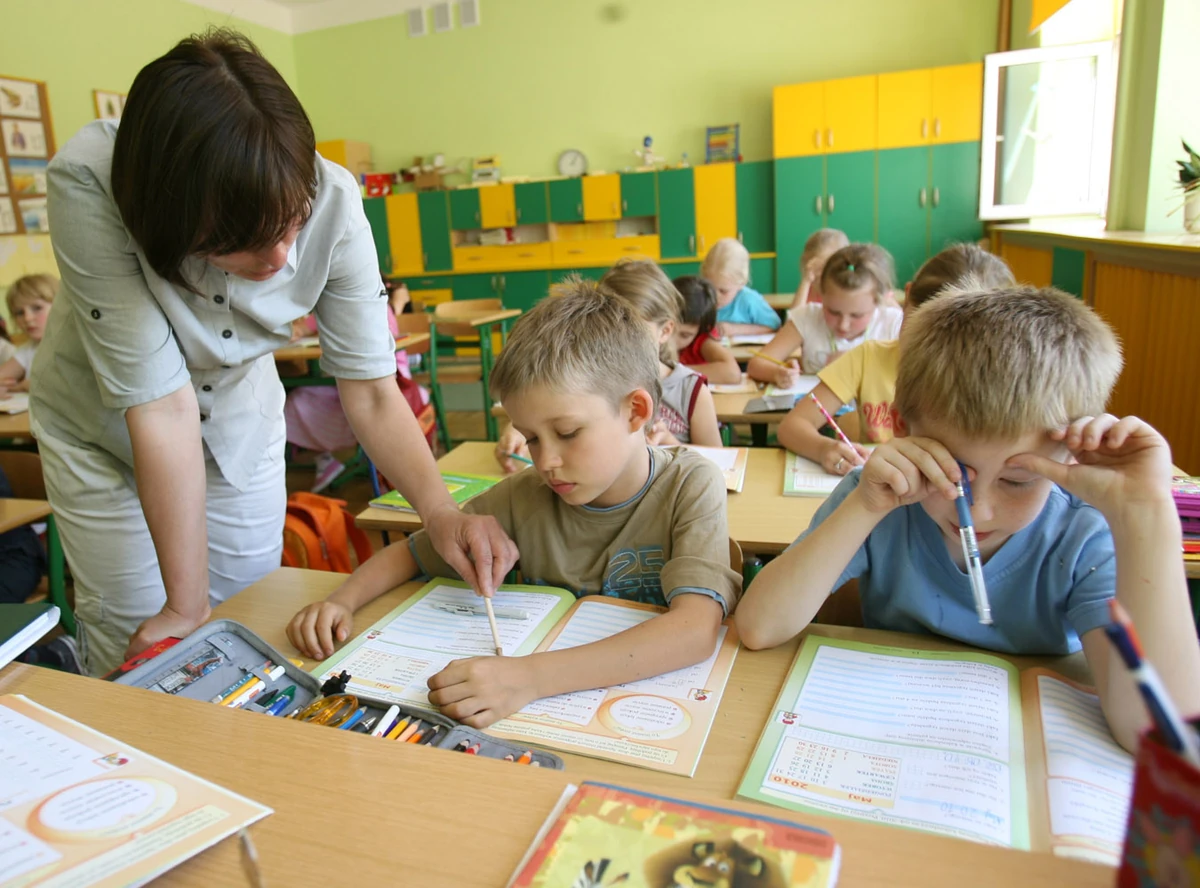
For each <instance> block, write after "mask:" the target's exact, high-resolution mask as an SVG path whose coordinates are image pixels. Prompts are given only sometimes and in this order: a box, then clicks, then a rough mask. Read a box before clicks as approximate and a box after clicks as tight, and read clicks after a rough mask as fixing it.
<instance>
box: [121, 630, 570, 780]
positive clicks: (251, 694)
mask: <svg viewBox="0 0 1200 888" xmlns="http://www.w3.org/2000/svg"><path fill="white" fill-rule="evenodd" d="M106 677H107V678H109V679H110V680H112V681H113V682H114V683H115V684H124V685H130V686H132V687H136V688H142V689H144V690H148V691H152V692H156V693H161V694H171V695H173V696H176V697H185V698H187V699H189V700H208V701H211V702H213V703H218V702H219V701H221V700H222V699H223V698H225V699H226V700H227V702H228V701H232V702H234V703H235V704H238V703H240V701H239V700H238V699H237V696H236V695H238V694H240V695H243V696H245V697H247V698H248V699H247V701H246V702H245V703H241V704H240V705H238V708H241V709H244V710H246V711H247V712H253V713H258V714H260V715H263V716H264V717H265V716H266V715H267V713H268V710H271V711H272V714H274V715H275V716H277V717H283V718H287V717H290V716H293V715H295V714H297V713H300V712H303V711H304V710H305V709H306V708H307V707H308V706H309V704H311V703H312V702H313V701H314V700H317V699H319V698H321V697H322V696H323V695H324V694H325V693H327V692H325V691H323V690H322V688H323V685H322V683H321V682H320V681H318V680H317V679H316V678H315V677H314V676H313V675H310V674H309V673H307V672H305V671H304V670H303V669H301V668H300V667H299V666H297V665H296V664H295V663H293V662H292V661H291V660H289V659H288V658H287V657H285V656H284V655H283V654H281V653H280V652H279V651H277V650H275V648H273V647H272V646H271V645H269V644H268V643H267V642H266V641H264V640H263V639H262V638H260V637H259V636H258V635H256V634H255V633H254V632H252V631H251V630H249V629H247V628H246V627H245V626H243V625H241V624H240V623H235V622H233V621H232V620H217V621H216V622H213V623H207V624H205V625H204V626H201V627H200V628H199V629H197V630H196V631H195V632H193V633H192V634H191V635H189V636H188V637H187V638H184V639H181V640H178V641H175V640H173V639H172V640H170V643H166V642H164V643H160V645H158V646H157V653H156V654H155V655H154V656H152V657H146V656H139V657H137V658H135V659H134V660H133V661H131V662H130V663H128V664H125V665H124V666H121V667H119V668H118V669H116V670H114V671H113V672H112V673H110V675H108V676H106ZM259 682H261V687H260V686H259V684H258V683H259ZM326 684H329V683H328V682H327V683H326ZM341 686H342V687H343V688H344V687H345V682H342V683H341ZM288 688H294V689H295V690H294V692H293V694H292V696H291V698H290V699H288V698H287V696H286V695H284V693H283V692H284V691H285V690H287V689H288ZM331 690H332V689H331ZM330 696H332V695H330ZM281 699H282V700H286V701H287V702H286V703H280V702H279V701H280V700H281ZM272 707H277V709H278V711H274V710H273V709H272ZM391 708H392V704H391V703H389V702H387V701H385V700H379V699H373V698H370V697H364V696H362V695H354V705H353V706H350V705H349V702H348V701H346V703H345V705H344V706H343V707H342V708H341V710H338V711H336V713H335V712H333V711H331V714H336V717H332V718H329V719H327V721H325V722H315V723H316V724H328V726H329V727H332V728H335V729H336V728H339V727H340V728H342V729H343V730H356V731H359V732H369V731H370V730H372V729H374V728H375V727H378V726H379V722H380V720H381V719H383V718H384V717H385V716H386V715H387V713H388V712H389V711H390V710H391ZM359 709H363V710H364V711H363V712H361V713H358V710H359ZM398 709H399V713H398V715H397V717H396V722H397V723H399V722H400V721H407V723H408V725H413V724H418V727H416V728H414V731H413V732H411V733H410V734H409V735H408V736H406V737H405V739H406V741H407V742H413V743H418V742H419V743H423V744H427V745H429V746H434V747H437V748H439V749H450V750H457V751H459V752H469V754H471V755H477V756H480V757H482V758H495V759H506V758H507V759H511V760H512V761H514V762H520V763H521V764H528V765H536V766H538V767H542V768H554V769H556V770H561V769H562V768H563V761H562V759H561V758H559V757H558V756H556V755H554V754H553V753H549V752H544V751H542V750H540V749H536V750H535V749H530V748H528V747H524V746H519V745H517V744H515V743H510V742H509V741H506V740H499V739H497V738H495V737H491V736H489V735H488V734H485V733H484V732H483V731H480V730H478V729H476V728H472V727H469V726H467V725H463V724H460V723H459V722H456V721H454V719H451V718H448V717H447V716H444V715H442V714H441V713H440V712H437V711H436V710H428V709H424V708H420V707H415V706H405V705H403V704H400V705H399V706H398ZM352 712H353V713H355V714H357V717H356V718H354V719H353V721H350V720H349V719H347V718H345V717H346V716H350V714H351V713H352ZM401 736H405V735H404V734H403V733H402V734H401ZM393 742H394V741H393Z"/></svg>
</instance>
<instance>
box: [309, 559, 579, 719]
mask: <svg viewBox="0 0 1200 888" xmlns="http://www.w3.org/2000/svg"><path fill="white" fill-rule="evenodd" d="M574 601H575V596H574V595H572V594H571V593H570V592H568V591H567V590H566V589H556V588H554V587H553V586H515V585H505V586H501V587H500V588H499V589H497V590H496V595H495V597H494V598H492V603H493V605H494V608H495V611H496V627H497V629H498V630H499V632H500V642H501V644H502V645H503V647H504V653H505V654H506V655H508V656H519V655H521V654H527V653H530V652H531V651H532V650H533V649H534V647H536V645H537V643H538V642H539V641H541V640H542V639H543V638H545V636H546V633H548V632H549V631H550V629H551V628H553V626H554V624H555V623H557V622H558V620H559V618H560V617H562V615H563V614H564V613H566V612H567V610H568V609H570V607H571V605H572V604H573V603H574ZM494 654H495V649H494V647H493V645H492V634H491V630H490V628H489V626H488V621H487V613H486V611H485V610H484V608H483V602H482V601H481V600H480V598H479V596H477V595H476V594H475V593H474V592H473V591H472V590H471V587H470V586H468V585H467V584H466V583H463V582H461V581H459V580H445V579H436V580H432V581H430V582H429V583H428V584H427V585H425V586H424V587H423V588H421V589H420V590H418V591H417V592H415V593H413V595H412V596H410V597H409V598H408V599H407V600H406V601H404V602H403V603H402V604H401V605H400V606H399V607H397V608H396V609H395V610H393V611H392V612H391V613H389V614H387V615H386V616H385V617H383V618H382V619H380V620H379V621H378V622H376V623H375V625H374V626H372V627H371V628H370V629H368V630H367V631H366V632H364V633H362V634H361V635H359V636H358V637H357V638H355V639H354V640H353V641H351V642H350V643H349V644H347V645H346V646H345V647H344V648H342V649H341V650H340V651H338V652H337V653H335V654H334V655H333V656H332V657H330V658H329V659H328V660H326V661H325V662H324V663H322V664H320V665H319V666H318V667H317V668H316V669H314V670H313V674H314V675H315V676H317V678H318V679H320V680H321V681H324V680H325V679H326V678H328V677H329V676H331V675H337V674H338V673H339V672H341V671H342V670H343V669H344V670H345V671H346V672H349V673H350V676H351V680H350V683H349V684H348V685H347V686H346V692H347V693H350V694H361V695H362V696H365V697H372V698H374V699H376V700H383V701H386V702H389V703H405V704H408V705H410V706H420V707H424V708H426V709H428V708H430V704H429V687H428V685H427V684H426V681H427V680H428V678H429V677H430V676H431V675H435V674H436V673H438V672H441V671H442V670H443V669H445V668H446V666H447V665H448V664H449V663H450V661H452V660H461V659H463V658H464V657H483V656H492V655H494Z"/></svg>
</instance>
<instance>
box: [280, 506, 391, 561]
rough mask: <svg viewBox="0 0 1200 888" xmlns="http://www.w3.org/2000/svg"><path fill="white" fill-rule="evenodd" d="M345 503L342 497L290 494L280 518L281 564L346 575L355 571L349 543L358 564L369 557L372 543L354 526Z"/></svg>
mask: <svg viewBox="0 0 1200 888" xmlns="http://www.w3.org/2000/svg"><path fill="white" fill-rule="evenodd" d="M345 506H346V501H345V500H339V499H331V498H330V497H327V496H318V495H317V494H315V493H305V492H299V493H293V494H292V495H291V496H289V497H288V502H287V516H286V517H285V518H284V519H283V566H284V567H304V568H308V569H309V570H329V571H335V572H337V573H346V574H348V573H350V572H352V571H353V570H354V565H353V564H352V563H351V561H350V546H351V545H353V546H354V554H355V555H356V556H357V558H358V563H359V564H362V563H363V562H364V561H366V560H367V559H368V558H370V557H371V543H370V541H369V540H368V539H367V535H366V534H365V533H363V532H362V531H361V530H360V529H359V528H357V527H355V525H354V518H353V516H351V514H350V513H349V512H347V511H346V508H345Z"/></svg>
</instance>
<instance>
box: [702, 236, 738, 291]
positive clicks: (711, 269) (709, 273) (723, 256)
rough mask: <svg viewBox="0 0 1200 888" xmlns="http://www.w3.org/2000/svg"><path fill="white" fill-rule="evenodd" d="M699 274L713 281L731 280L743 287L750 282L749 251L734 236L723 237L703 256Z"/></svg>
mask: <svg viewBox="0 0 1200 888" xmlns="http://www.w3.org/2000/svg"><path fill="white" fill-rule="evenodd" d="M700 276H701V277H702V278H706V279H708V280H710V281H714V282H715V281H718V280H723V281H732V282H733V283H735V284H740V285H741V286H743V287H744V286H746V285H747V284H749V283H750V251H749V250H747V249H746V248H745V247H744V246H742V243H741V241H739V240H737V239H736V238H732V237H723V238H721V239H720V240H719V241H717V242H716V243H715V244H713V245H712V249H710V250H709V251H708V255H707V256H705V257H704V264H703V265H701V266H700Z"/></svg>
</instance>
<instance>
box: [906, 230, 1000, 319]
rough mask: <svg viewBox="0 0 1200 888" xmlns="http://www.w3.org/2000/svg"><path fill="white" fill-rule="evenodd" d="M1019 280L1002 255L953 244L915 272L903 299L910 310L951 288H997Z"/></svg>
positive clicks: (975, 246) (976, 289)
mask: <svg viewBox="0 0 1200 888" xmlns="http://www.w3.org/2000/svg"><path fill="white" fill-rule="evenodd" d="M1016 283H1017V281H1016V279H1015V278H1014V277H1013V274H1012V271H1011V270H1010V269H1009V267H1008V266H1007V265H1006V264H1005V263H1004V260H1003V259H1001V258H1000V257H999V256H994V255H992V254H991V253H989V252H988V251H987V250H985V249H983V248H982V247H980V246H979V245H978V244H951V245H950V246H948V247H946V249H944V250H942V251H941V252H940V253H938V254H937V255H936V256H931V257H929V259H927V260H926V261H925V264H924V265H922V266H921V267H920V268H919V269H918V270H917V273H916V274H914V275H913V279H912V283H911V284H910V285H909V287H908V295H907V296H906V297H905V299H904V304H905V306H906V307H907V308H908V309H909V310H910V311H911V310H912V309H914V308H920V307H921V306H922V305H924V304H925V303H926V302H928V301H929V300H930V299H932V298H933V297H934V296H937V295H938V294H940V293H944V292H946V291H947V290H949V289H960V290H971V291H972V292H978V291H980V290H998V289H1000V288H1001V287H1013V286H1015V285H1016Z"/></svg>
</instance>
